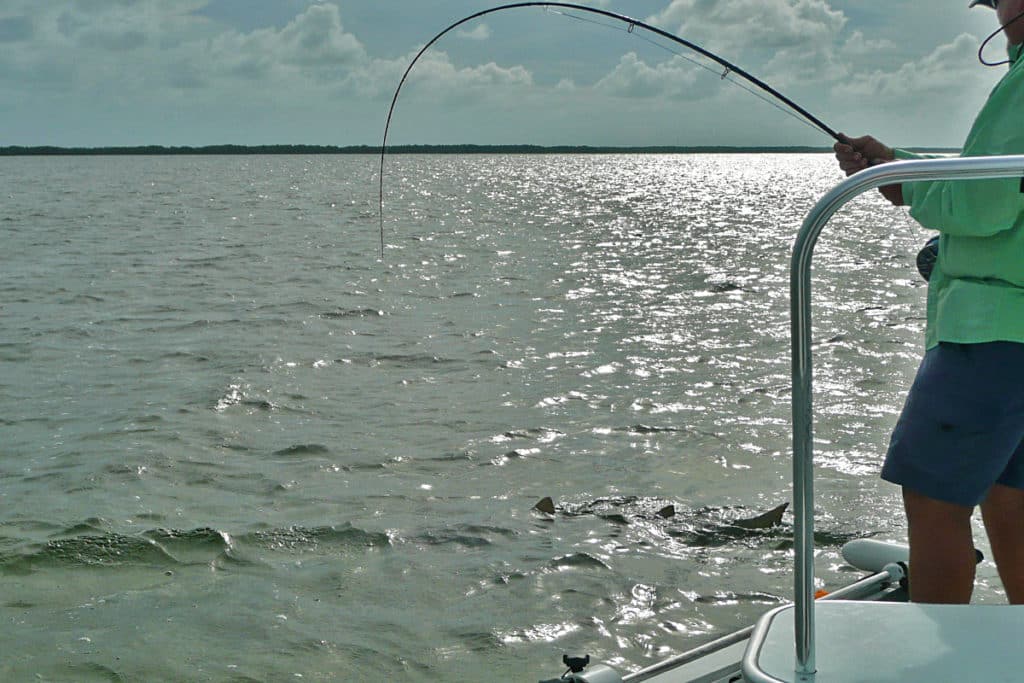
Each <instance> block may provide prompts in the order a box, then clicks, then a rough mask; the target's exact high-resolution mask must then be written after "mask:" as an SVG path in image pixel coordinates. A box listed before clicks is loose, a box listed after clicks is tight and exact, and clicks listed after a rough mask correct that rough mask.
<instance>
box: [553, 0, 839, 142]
mask: <svg viewBox="0 0 1024 683" xmlns="http://www.w3.org/2000/svg"><path fill="white" fill-rule="evenodd" d="M547 11H548V13H549V14H558V15H560V16H563V17H566V18H567V19H575V20H576V21H581V22H583V23H585V24H594V25H595V26H602V27H604V28H606V29H609V30H612V31H622V32H625V33H629V34H631V35H634V36H636V38H637V40H642V41H644V42H645V43H649V44H651V45H653V46H654V47H656V48H659V49H661V50H664V51H665V52H667V53H669V54H670V55H675V56H676V57H679V58H680V59H682V60H685V61H687V62H689V63H690V64H693V65H694V66H697V67H700V68H701V69H704V70H705V71H707V72H709V73H713V74H715V75H716V76H718V77H719V78H721V80H723V81H726V82H728V83H729V84H730V85H734V86H736V87H737V88H739V89H741V90H745V91H746V92H748V93H750V94H751V95H753V96H754V97H756V98H757V99H759V100H761V101H762V102H764V103H765V104H768V105H770V106H772V107H775V108H776V109H778V110H779V111H781V112H782V113H783V114H785V115H786V116H789V117H791V118H793V119H795V120H797V121H799V122H800V123H802V124H803V125H805V126H807V127H808V128H811V129H812V130H820V129H819V128H818V126H816V125H815V124H813V123H811V122H810V121H808V120H807V119H805V118H803V117H802V116H798V115H797V114H796V113H795V112H793V110H792V109H787V108H785V107H783V106H782V105H781V104H779V103H778V102H776V101H774V100H771V99H769V98H768V97H766V96H765V95H763V94H762V93H759V92H758V91H756V90H754V89H753V88H752V87H750V86H748V85H744V84H743V83H741V82H739V81H737V80H734V79H732V78H729V76H730V75H731V74H732V70H731V69H730V68H729V67H726V68H725V71H721V72H719V71H717V70H716V69H712V68H711V67H710V66H708V65H707V64H704V63H703V62H698V61H697V60H696V59H693V58H692V57H687V56H686V55H684V54H683V53H682V52H679V51H678V50H673V49H672V48H670V47H669V46H667V45H662V44H661V43H659V42H658V41H656V40H654V39H653V38H648V37H647V36H644V35H642V34H639V33H633V30H632V29H631V28H622V27H621V26H613V25H612V24H606V23H605V22H603V21H596V20H594V19H588V18H586V17H581V16H578V15H576V14H573V13H571V12H561V11H558V10H554V9H550V8H548V9H547Z"/></svg>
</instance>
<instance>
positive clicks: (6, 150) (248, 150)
mask: <svg viewBox="0 0 1024 683" xmlns="http://www.w3.org/2000/svg"><path fill="white" fill-rule="evenodd" d="M380 151H381V150H380V147H378V146H371V145H353V146H348V147H336V146H331V145H207V146H204V147H164V146H161V145H144V146H140V147H53V146H38V147H23V146H11V147H0V156H58V155H76V156H85V155H162V154H164V155H166V154H380ZM828 151H831V148H830V147H728V146H691V147H682V146H668V145H666V146H650V147H591V146H586V145H583V146H579V145H555V146H543V145H389V146H388V148H387V152H388V154H733V153H737V154H739V153H746V154H749V153H765V152H767V153H808V152H828ZM918 151H925V152H957V151H959V150H956V149H948V148H927V149H925V148H921V149H919V150H918Z"/></svg>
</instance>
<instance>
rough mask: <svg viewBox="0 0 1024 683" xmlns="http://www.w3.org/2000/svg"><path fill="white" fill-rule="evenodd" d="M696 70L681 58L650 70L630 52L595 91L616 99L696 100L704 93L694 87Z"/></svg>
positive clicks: (596, 85) (597, 85) (598, 84)
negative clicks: (664, 98)
mask: <svg viewBox="0 0 1024 683" xmlns="http://www.w3.org/2000/svg"><path fill="white" fill-rule="evenodd" d="M696 70H697V67H694V66H692V65H690V64H689V63H688V62H686V61H685V60H683V59H681V58H674V59H671V60H669V61H666V62H663V63H661V64H656V65H655V66H650V65H649V64H647V63H646V62H644V61H643V60H641V59H640V58H639V57H637V55H636V53H635V52H630V53H628V54H625V55H623V56H622V59H620V60H619V63H618V65H616V67H615V69H613V70H612V71H611V73H609V74H608V75H607V76H605V77H604V78H602V79H601V80H599V81H598V82H597V83H596V84H595V85H594V88H595V89H596V90H598V91H600V92H604V93H606V94H610V95H614V96H616V97H639V98H652V97H671V98H686V99H691V98H697V97H700V96H702V95H703V94H705V93H704V92H698V90H697V89H696V88H695V87H694V86H695V85H696V84H697V82H698V79H697V74H696Z"/></svg>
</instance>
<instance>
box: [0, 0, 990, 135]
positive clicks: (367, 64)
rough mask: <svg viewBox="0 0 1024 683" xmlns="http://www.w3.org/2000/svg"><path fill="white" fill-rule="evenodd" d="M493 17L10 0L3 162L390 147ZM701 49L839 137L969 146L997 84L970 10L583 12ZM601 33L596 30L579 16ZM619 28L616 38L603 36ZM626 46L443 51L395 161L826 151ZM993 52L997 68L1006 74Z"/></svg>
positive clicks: (0, 40) (640, 1)
mask: <svg viewBox="0 0 1024 683" xmlns="http://www.w3.org/2000/svg"><path fill="white" fill-rule="evenodd" d="M498 4H501V2H500V1H498V0H494V1H490V2H488V1H481V0H320V1H314V0H88V1H83V0H0V121H2V125H0V145H61V146H104V145H144V144H158V145H208V144H221V143H231V144H324V145H355V144H369V145H377V144H379V143H380V138H381V134H382V132H383V127H384V120H385V116H386V114H387V107H388V104H389V103H390V100H391V95H392V94H393V92H394V89H395V87H396V86H397V84H398V80H399V78H400V77H401V74H402V72H403V71H404V69H405V67H406V65H407V64H408V63H409V61H410V60H411V58H412V56H413V55H414V54H415V53H416V52H417V51H418V50H419V48H420V47H422V46H423V45H424V44H425V43H426V41H427V40H429V39H430V38H431V37H433V36H434V35H435V34H436V33H438V32H439V31H440V30H441V29H443V28H444V27H446V26H447V25H449V24H451V23H453V22H454V21H456V20H458V19H461V18H463V17H465V16H467V15H469V14H472V13H474V12H476V11H479V10H482V9H485V8H488V7H493V6H495V5H498ZM583 4H588V5H591V6H598V7H602V8H604V9H608V10H611V11H615V12H620V13H623V14H628V15H630V16H633V17H635V18H637V19H640V20H643V21H647V22H650V23H653V24H655V25H657V26H659V27H661V28H664V29H665V30H668V31H670V32H673V33H677V34H678V35H680V36H682V37H684V38H687V39H689V40H692V41H694V42H697V43H700V44H701V45H704V46H705V47H707V48H708V49H710V50H713V51H715V52H717V53H719V54H721V55H722V56H723V57H725V58H726V59H729V60H730V61H733V62H735V63H736V64H737V65H739V66H740V67H742V68H744V69H746V70H747V71H749V72H751V73H753V74H754V75H755V76H758V77H759V78H762V79H763V80H765V81H767V82H768V83H770V84H771V85H772V86H774V87H775V88H777V89H778V90H780V91H782V92H783V93H785V94H787V95H788V96H790V97H791V98H793V99H794V100H796V101H797V102H799V103H800V104H801V105H802V106H804V107H805V108H806V109H808V110H810V111H811V112H812V113H814V114H815V115H817V116H818V117H819V118H821V119H822V120H824V121H825V122H826V123H827V124H828V125H830V126H832V127H833V128H836V129H838V130H841V131H844V132H847V133H850V134H860V133H872V134H875V135H877V136H879V137H881V138H882V139H884V140H886V141H887V142H890V143H892V144H898V145H906V146H910V145H918V146H959V145H960V144H961V142H962V141H963V139H964V137H965V135H966V133H967V129H968V127H969V126H970V123H971V120H972V119H973V116H974V114H975V112H976V111H977V109H978V107H979V106H980V105H981V103H982V101H983V100H984V98H985V96H986V94H987V93H988V91H989V90H990V89H991V87H992V85H993V84H994V83H995V81H996V79H998V77H999V76H1000V75H1001V74H1002V73H1004V70H1005V67H1000V68H994V69H992V68H986V67H983V66H981V65H980V64H979V63H978V61H977V57H976V51H977V49H978V45H979V44H980V42H981V40H982V38H984V36H985V35H987V34H988V33H989V32H990V31H992V30H994V29H995V28H996V20H995V14H994V12H992V11H991V10H987V9H983V8H975V9H973V10H968V9H967V7H966V5H967V0H927V1H924V2H923V1H922V0H887V1H883V0H589V1H588V0H583ZM588 16H590V15H588ZM602 23H608V24H611V23H613V22H607V21H605V22H602ZM623 28H624V27H623V25H621V24H620V25H615V26H605V25H597V24H594V23H588V22H584V21H580V20H577V19H574V18H571V17H566V16H563V15H559V14H556V13H552V12H546V11H544V10H542V9H538V8H529V9H517V10H511V11H505V12H500V13H495V14H490V15H488V16H486V17H484V18H482V19H480V20H477V21H474V22H471V23H467V24H465V25H464V26H463V27H462V28H461V29H460V30H458V31H456V32H452V33H450V34H448V35H447V36H446V37H445V38H444V39H442V40H441V41H440V42H439V43H437V44H436V45H435V46H434V47H433V48H432V50H431V51H430V52H428V53H427V57H425V58H424V59H423V60H421V62H420V63H419V64H418V65H417V67H416V68H415V69H414V70H413V72H412V74H411V76H410V80H409V82H408V84H407V86H406V88H405V89H403V93H402V97H401V99H400V100H399V104H398V109H397V111H396V115H395V120H394V123H393V124H392V137H391V142H392V143H396V144H397V143H430V144H435V143H481V144H487V143H492V144H505V143H534V144H587V145H703V144H715V145H791V144H810V145H827V144H830V140H829V139H828V138H827V137H825V136H824V135H823V134H822V133H820V132H818V131H816V130H813V129H811V128H809V127H807V126H806V125H804V124H802V123H800V122H798V121H796V120H794V119H793V118H792V117H789V116H787V115H785V114H784V113H782V112H780V111H779V110H778V109H775V108H773V107H771V106H769V105H767V104H764V103H763V102H761V101H760V100H758V99H756V98H755V97H753V96H752V95H750V94H749V93H747V92H745V91H743V90H741V89H740V88H738V87H736V86H735V85H733V84H732V83H730V82H729V81H728V80H722V79H721V78H720V76H719V74H718V73H711V72H709V71H708V70H706V69H702V68H700V67H698V66H696V65H694V64H693V63H692V62H690V61H686V60H684V59H683V58H682V57H680V56H679V55H677V54H674V53H673V51H677V52H680V53H682V54H683V55H684V56H685V57H687V58H692V55H691V54H690V53H687V52H685V50H683V49H682V48H679V47H678V46H674V45H672V44H670V43H667V42H665V41H660V42H659V43H658V44H652V43H651V42H649V41H648V40H645V38H649V37H650V35H649V34H644V33H643V32H642V31H636V32H634V34H632V35H631V34H630V33H628V32H627V31H625V30H623ZM1004 50H1005V41H1004V40H1003V38H1002V36H999V37H998V38H996V39H995V40H994V41H993V42H992V43H991V45H990V48H989V54H990V55H991V56H992V57H998V58H1001V57H1002V56H1003V55H1004V54H1005V52H1004Z"/></svg>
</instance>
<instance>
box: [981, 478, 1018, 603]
mask: <svg viewBox="0 0 1024 683" xmlns="http://www.w3.org/2000/svg"><path fill="white" fill-rule="evenodd" d="M981 516H982V519H984V520H985V531H986V532H987V533H988V540H989V543H990V544H991V545H992V555H993V559H995V561H996V566H997V567H998V568H999V578H1000V579H1002V581H1003V588H1005V589H1006V597H1007V598H1008V599H1009V600H1010V604H1013V605H1020V604H1024V491H1022V490H1020V489H1014V488H1010V487H1009V486H1003V485H1002V484H995V485H994V486H993V487H992V489H991V490H990V491H989V492H988V496H987V497H986V498H985V500H984V501H983V502H982V504H981Z"/></svg>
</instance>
